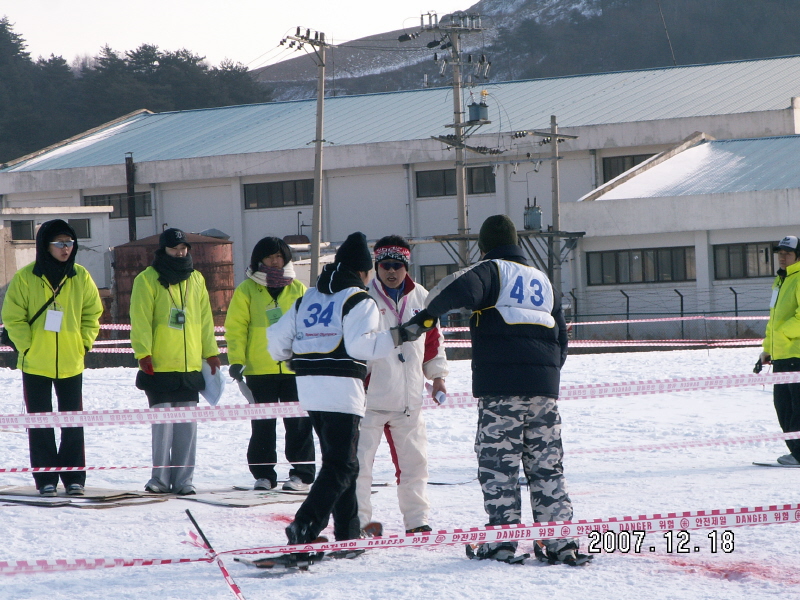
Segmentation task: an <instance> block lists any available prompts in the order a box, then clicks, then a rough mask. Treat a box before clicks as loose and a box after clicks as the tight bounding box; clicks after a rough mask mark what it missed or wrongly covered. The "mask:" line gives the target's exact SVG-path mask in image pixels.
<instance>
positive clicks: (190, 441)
mask: <svg viewBox="0 0 800 600" xmlns="http://www.w3.org/2000/svg"><path fill="white" fill-rule="evenodd" d="M181 406H197V402H163V403H161V404H154V405H153V406H151V408H177V407H181ZM151 427H152V432H153V474H152V477H151V478H150V481H148V482H147V485H148V486H154V487H157V488H158V489H159V490H161V491H162V492H173V493H175V494H180V493H183V492H184V491H188V490H187V488H191V486H192V476H193V475H194V460H195V451H196V449H197V423H196V422H193V423H159V424H154V425H151ZM187 465H191V466H187Z"/></svg>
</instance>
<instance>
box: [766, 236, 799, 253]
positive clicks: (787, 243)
mask: <svg viewBox="0 0 800 600" xmlns="http://www.w3.org/2000/svg"><path fill="white" fill-rule="evenodd" d="M797 244H798V240H797V236H794V235H787V236H786V237H785V238H783V239H782V240H781V241H780V242H778V245H777V246H775V247H774V248H772V250H773V251H774V252H778V251H779V250H791V251H792V252H797Z"/></svg>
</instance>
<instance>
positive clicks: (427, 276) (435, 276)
mask: <svg viewBox="0 0 800 600" xmlns="http://www.w3.org/2000/svg"><path fill="white" fill-rule="evenodd" d="M457 270H458V267H457V266H456V265H453V264H450V265H423V266H422V267H421V274H422V287H424V288H425V289H427V290H430V289H433V287H434V286H435V285H436V284H437V283H439V282H440V281H441V280H442V279H444V278H445V277H447V276H448V275H450V274H451V273H455V272H456V271H457Z"/></svg>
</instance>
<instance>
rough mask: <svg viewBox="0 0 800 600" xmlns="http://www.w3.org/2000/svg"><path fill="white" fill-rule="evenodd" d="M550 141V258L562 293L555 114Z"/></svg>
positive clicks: (557, 284)
mask: <svg viewBox="0 0 800 600" xmlns="http://www.w3.org/2000/svg"><path fill="white" fill-rule="evenodd" d="M550 143H551V144H552V147H551V150H552V155H551V157H552V159H551V160H550V163H551V164H550V177H551V180H552V181H551V184H550V185H551V188H552V190H553V209H552V210H553V233H554V234H555V235H554V236H553V237H551V238H550V244H551V246H552V247H551V248H550V251H549V252H548V255H549V256H550V259H551V260H552V261H553V266H552V273H553V280H552V282H551V283H552V284H553V289H554V290H555V291H556V295H558V294H560V293H561V238H559V237H558V232H559V231H561V214H560V206H559V196H558V194H559V189H558V161H559V156H558V122H557V121H556V116H555V115H550Z"/></svg>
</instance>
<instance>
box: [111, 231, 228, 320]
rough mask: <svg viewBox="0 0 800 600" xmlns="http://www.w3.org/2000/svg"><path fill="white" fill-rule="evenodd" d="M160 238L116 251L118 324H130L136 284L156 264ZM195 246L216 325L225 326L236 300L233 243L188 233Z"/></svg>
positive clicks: (194, 258) (197, 266)
mask: <svg viewBox="0 0 800 600" xmlns="http://www.w3.org/2000/svg"><path fill="white" fill-rule="evenodd" d="M158 238H159V236H157V235H151V236H150V237H146V238H142V239H141V240H136V241H135V242H128V243H127V244H121V245H119V246H116V247H115V248H114V263H113V268H114V298H115V307H114V308H115V310H114V321H115V322H116V323H130V322H131V321H130V316H129V313H130V306H131V290H132V289H133V280H134V279H135V278H136V276H137V275H138V274H139V273H141V272H142V271H144V270H145V269H146V268H147V267H148V266H150V264H151V263H152V262H153V256H154V253H155V251H156V250H158ZM186 241H187V242H189V244H191V246H192V250H191V254H192V262H193V264H194V268H195V269H197V270H198V271H200V273H202V275H203V277H205V280H206V287H207V288H208V295H209V297H210V299H211V311H212V313H213V315H214V324H215V325H224V324H225V313H226V312H227V310H228V304H230V301H231V298H232V297H233V290H234V285H233V242H231V241H229V240H224V239H220V238H215V237H208V236H205V235H198V234H196V233H187V234H186Z"/></svg>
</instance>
